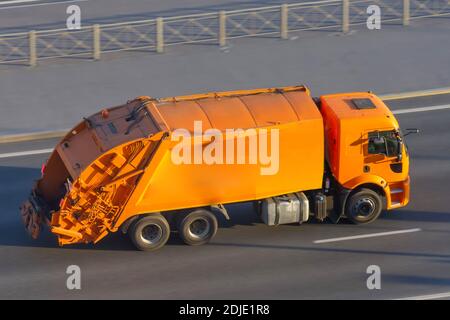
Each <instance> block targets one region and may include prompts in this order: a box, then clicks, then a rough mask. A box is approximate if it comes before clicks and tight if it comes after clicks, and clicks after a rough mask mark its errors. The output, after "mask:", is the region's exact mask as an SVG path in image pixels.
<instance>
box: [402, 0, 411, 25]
mask: <svg viewBox="0 0 450 320" xmlns="http://www.w3.org/2000/svg"><path fill="white" fill-rule="evenodd" d="M409 10H410V3H409V0H403V25H404V26H409V14H410V13H409V12H410V11H409Z"/></svg>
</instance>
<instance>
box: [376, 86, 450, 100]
mask: <svg viewBox="0 0 450 320" xmlns="http://www.w3.org/2000/svg"><path fill="white" fill-rule="evenodd" d="M440 94H450V88H437V89H429V90H418V91H409V92H401V93H391V94H380V95H378V96H379V97H380V98H381V99H382V100H400V99H409V98H419V97H428V96H436V95H440Z"/></svg>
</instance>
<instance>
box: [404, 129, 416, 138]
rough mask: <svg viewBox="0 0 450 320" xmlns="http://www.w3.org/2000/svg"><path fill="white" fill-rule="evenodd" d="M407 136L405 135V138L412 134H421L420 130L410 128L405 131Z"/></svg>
mask: <svg viewBox="0 0 450 320" xmlns="http://www.w3.org/2000/svg"><path fill="white" fill-rule="evenodd" d="M405 132H406V133H405V134H404V135H403V136H404V137H406V136H407V135H409V134H411V133H416V134H417V133H419V132H420V130H419V129H415V128H409V129H406V130H405Z"/></svg>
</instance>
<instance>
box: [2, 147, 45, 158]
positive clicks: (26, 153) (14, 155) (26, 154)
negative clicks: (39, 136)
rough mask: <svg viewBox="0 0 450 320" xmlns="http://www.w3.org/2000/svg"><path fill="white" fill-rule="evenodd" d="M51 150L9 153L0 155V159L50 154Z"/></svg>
mask: <svg viewBox="0 0 450 320" xmlns="http://www.w3.org/2000/svg"><path fill="white" fill-rule="evenodd" d="M52 151H53V148H51V149H39V150H30V151H19V152H9V153H0V159H5V158H14V157H23V156H31V155H35V154H45V153H51V152H52Z"/></svg>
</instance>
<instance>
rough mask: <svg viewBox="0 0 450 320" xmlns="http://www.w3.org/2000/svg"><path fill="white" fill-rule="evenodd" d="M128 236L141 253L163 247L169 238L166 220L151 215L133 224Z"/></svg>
mask: <svg viewBox="0 0 450 320" xmlns="http://www.w3.org/2000/svg"><path fill="white" fill-rule="evenodd" d="M128 235H129V236H130V239H131V241H132V242H133V244H134V245H135V247H136V248H137V249H139V250H141V251H155V250H158V249H160V248H161V247H163V246H164V245H165V244H166V242H167V240H168V239H169V236H170V227H169V223H168V222H167V220H166V219H165V218H164V217H163V216H162V215H160V214H151V215H149V216H146V217H143V218H141V219H139V220H137V221H135V222H134V223H133V225H132V226H131V228H130V230H129V232H128Z"/></svg>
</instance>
